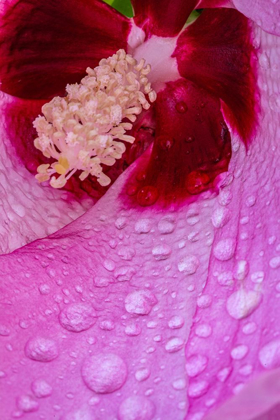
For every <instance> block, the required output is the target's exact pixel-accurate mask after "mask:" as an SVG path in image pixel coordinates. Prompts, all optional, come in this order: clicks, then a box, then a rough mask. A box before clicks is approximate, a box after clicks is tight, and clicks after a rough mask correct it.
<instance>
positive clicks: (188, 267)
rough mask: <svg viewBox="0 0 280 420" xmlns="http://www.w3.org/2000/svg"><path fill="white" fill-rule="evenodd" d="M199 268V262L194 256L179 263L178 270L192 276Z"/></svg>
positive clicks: (187, 257) (188, 256) (189, 256)
mask: <svg viewBox="0 0 280 420" xmlns="http://www.w3.org/2000/svg"><path fill="white" fill-rule="evenodd" d="M198 266H199V261H198V259H197V257H195V256H194V255H187V256H186V257H184V258H182V259H181V260H180V261H179V263H178V270H179V271H180V273H184V274H187V275H191V274H194V273H195V272H196V270H197V269H198Z"/></svg>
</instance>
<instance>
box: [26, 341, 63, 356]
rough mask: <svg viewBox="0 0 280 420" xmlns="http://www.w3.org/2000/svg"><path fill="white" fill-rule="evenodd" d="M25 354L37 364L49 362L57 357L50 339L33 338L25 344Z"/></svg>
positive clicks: (56, 350)
mask: <svg viewBox="0 0 280 420" xmlns="http://www.w3.org/2000/svg"><path fill="white" fill-rule="evenodd" d="M25 354H26V356H27V357H29V359H32V360H36V361H38V362H50V361H52V360H54V359H55V358H56V357H57V356H58V347H57V344H56V342H55V341H54V340H52V339H50V338H44V337H34V338H31V339H30V340H29V341H28V342H27V343H26V346H25Z"/></svg>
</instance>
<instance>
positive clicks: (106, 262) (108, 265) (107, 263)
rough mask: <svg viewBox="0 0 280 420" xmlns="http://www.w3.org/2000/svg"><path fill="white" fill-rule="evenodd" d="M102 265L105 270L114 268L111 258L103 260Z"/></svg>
mask: <svg viewBox="0 0 280 420" xmlns="http://www.w3.org/2000/svg"><path fill="white" fill-rule="evenodd" d="M103 267H104V268H106V270H107V271H114V270H115V268H116V264H115V263H114V261H112V260H104V261H103Z"/></svg>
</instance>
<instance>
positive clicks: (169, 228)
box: [158, 217, 175, 235]
mask: <svg viewBox="0 0 280 420" xmlns="http://www.w3.org/2000/svg"><path fill="white" fill-rule="evenodd" d="M174 229H175V223H174V221H173V220H172V219H170V218H167V217H166V218H163V219H161V220H160V221H159V222H158V230H159V232H160V233H161V234H162V235H166V234H168V233H172V232H173V231H174Z"/></svg>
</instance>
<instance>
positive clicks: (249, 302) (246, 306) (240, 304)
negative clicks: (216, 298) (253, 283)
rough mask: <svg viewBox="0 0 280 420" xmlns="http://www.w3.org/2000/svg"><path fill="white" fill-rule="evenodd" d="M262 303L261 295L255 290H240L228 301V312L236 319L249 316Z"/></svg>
mask: <svg viewBox="0 0 280 420" xmlns="http://www.w3.org/2000/svg"><path fill="white" fill-rule="evenodd" d="M260 302H261V294H260V293H258V292H255V291H253V290H250V291H245V290H244V289H239V290H237V291H236V292H233V293H232V294H231V295H230V297H229V298H228V300H227V310H228V313H229V314H230V316H232V318H234V319H242V318H246V317H247V316H249V315H250V314H251V313H252V312H253V311H254V310H255V309H257V307H258V305H259V304H260Z"/></svg>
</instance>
